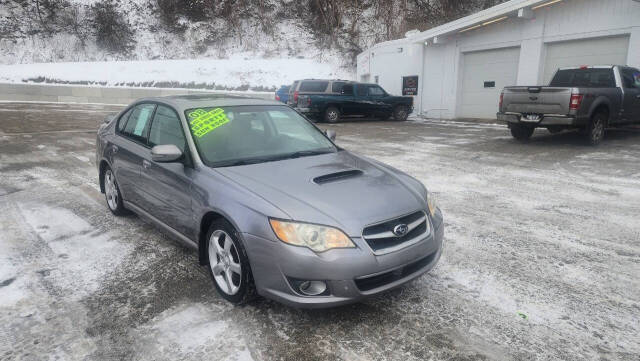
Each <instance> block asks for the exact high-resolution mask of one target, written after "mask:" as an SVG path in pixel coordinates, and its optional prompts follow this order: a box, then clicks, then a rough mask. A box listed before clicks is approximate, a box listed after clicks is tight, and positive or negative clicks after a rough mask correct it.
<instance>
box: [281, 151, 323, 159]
mask: <svg viewBox="0 0 640 361" xmlns="http://www.w3.org/2000/svg"><path fill="white" fill-rule="evenodd" d="M327 153H333V152H332V151H330V150H300V151H297V152H293V153H289V154H283V155H281V156H280V157H278V159H293V158H300V157H309V156H312V155H320V154H327Z"/></svg>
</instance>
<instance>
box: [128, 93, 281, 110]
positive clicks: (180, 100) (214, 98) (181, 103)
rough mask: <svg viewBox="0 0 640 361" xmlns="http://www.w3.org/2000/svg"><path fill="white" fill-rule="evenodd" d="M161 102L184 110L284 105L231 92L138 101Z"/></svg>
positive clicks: (151, 98) (170, 96)
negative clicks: (231, 93)
mask: <svg viewBox="0 0 640 361" xmlns="http://www.w3.org/2000/svg"><path fill="white" fill-rule="evenodd" d="M145 101H147V102H149V101H151V102H160V103H166V104H169V105H172V106H173V107H174V108H176V110H178V111H184V110H187V109H193V108H204V107H230V106H240V105H280V106H286V105H283V104H282V103H281V102H279V101H275V100H266V99H260V98H252V97H249V96H242V95H230V94H215V93H213V94H206V93H203V94H188V95H169V96H164V97H150V98H142V99H138V100H137V101H136V103H140V102H145Z"/></svg>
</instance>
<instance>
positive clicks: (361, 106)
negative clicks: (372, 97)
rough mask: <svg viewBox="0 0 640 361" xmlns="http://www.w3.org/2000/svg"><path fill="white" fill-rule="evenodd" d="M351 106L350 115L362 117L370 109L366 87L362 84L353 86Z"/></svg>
mask: <svg viewBox="0 0 640 361" xmlns="http://www.w3.org/2000/svg"><path fill="white" fill-rule="evenodd" d="M353 88H354V96H353V103H352V104H353V105H352V107H351V111H350V114H352V115H363V114H367V112H368V111H369V109H370V107H369V106H370V105H369V93H368V90H367V88H368V86H367V85H364V84H354V86H353Z"/></svg>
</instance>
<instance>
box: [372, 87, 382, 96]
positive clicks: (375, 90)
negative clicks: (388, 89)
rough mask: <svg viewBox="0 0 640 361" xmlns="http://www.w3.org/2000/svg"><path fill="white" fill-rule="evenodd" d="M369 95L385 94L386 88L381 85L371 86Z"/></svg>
mask: <svg viewBox="0 0 640 361" xmlns="http://www.w3.org/2000/svg"><path fill="white" fill-rule="evenodd" d="M369 95H370V96H372V97H381V96H383V95H384V90H382V88H380V87H379V86H370V87H369Z"/></svg>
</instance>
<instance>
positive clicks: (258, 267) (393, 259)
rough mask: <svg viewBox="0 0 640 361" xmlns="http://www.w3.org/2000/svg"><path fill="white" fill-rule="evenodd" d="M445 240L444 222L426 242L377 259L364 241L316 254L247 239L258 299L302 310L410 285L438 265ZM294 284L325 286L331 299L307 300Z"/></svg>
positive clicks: (255, 237) (253, 238)
mask: <svg viewBox="0 0 640 361" xmlns="http://www.w3.org/2000/svg"><path fill="white" fill-rule="evenodd" d="M434 226H436V225H434ZM443 237H444V222H440V223H439V224H438V225H437V227H434V229H433V231H432V232H431V234H429V235H428V236H426V237H425V238H424V239H423V240H422V241H420V242H418V243H416V244H414V245H411V246H408V247H406V248H403V249H400V250H398V251H396V252H393V253H388V254H384V255H379V256H376V255H374V254H373V251H372V250H371V249H370V248H369V247H368V245H367V244H366V242H365V241H364V240H363V239H361V238H352V240H353V241H354V243H355V244H356V246H357V247H356V248H350V249H333V250H329V251H326V252H323V253H319V254H316V253H314V252H313V251H311V250H309V249H308V248H304V247H295V246H291V245H287V244H285V243H283V242H281V241H279V240H275V238H274V240H270V239H265V238H262V237H258V236H255V235H252V234H247V233H244V234H243V238H244V241H245V245H246V249H247V253H248V256H249V261H250V263H251V270H252V273H253V277H254V281H255V285H256V289H257V291H258V293H259V294H260V295H262V296H264V297H267V298H270V299H274V300H276V301H279V302H281V303H283V304H286V305H289V306H293V307H300V308H325V307H333V306H338V305H344V304H349V303H353V302H357V301H359V300H361V299H363V298H366V297H369V296H372V295H375V294H378V293H381V292H385V291H388V290H390V289H393V288H395V287H398V286H400V285H402V284H404V283H407V282H409V281H411V280H413V279H415V278H417V277H419V276H421V275H422V274H424V273H425V272H428V271H429V270H431V269H432V268H433V267H434V266H435V265H436V264H437V262H438V260H439V259H440V255H441V253H442V241H443ZM289 279H299V280H314V281H325V282H326V284H327V288H328V291H329V292H328V293H329V295H326V296H304V295H302V294H299V293H298V292H296V291H295V290H294V289H293V288H292V286H291V284H290V282H289Z"/></svg>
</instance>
